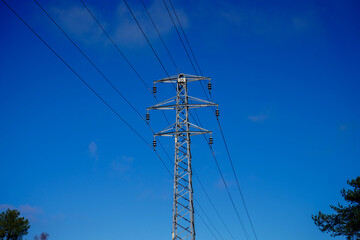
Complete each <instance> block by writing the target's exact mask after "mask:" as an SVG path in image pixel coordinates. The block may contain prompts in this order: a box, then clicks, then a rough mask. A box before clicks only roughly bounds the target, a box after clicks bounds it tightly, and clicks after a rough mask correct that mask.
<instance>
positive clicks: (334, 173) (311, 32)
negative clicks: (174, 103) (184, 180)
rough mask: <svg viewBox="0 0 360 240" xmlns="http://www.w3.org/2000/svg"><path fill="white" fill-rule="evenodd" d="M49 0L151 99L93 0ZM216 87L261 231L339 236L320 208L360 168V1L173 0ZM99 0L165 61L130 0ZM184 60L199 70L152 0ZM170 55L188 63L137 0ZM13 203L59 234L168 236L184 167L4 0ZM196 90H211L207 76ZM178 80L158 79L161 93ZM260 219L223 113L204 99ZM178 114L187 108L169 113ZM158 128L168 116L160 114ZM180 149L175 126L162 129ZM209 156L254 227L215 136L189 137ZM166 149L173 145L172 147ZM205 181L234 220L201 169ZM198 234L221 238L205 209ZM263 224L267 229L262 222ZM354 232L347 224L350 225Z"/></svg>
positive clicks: (77, 58)
mask: <svg viewBox="0 0 360 240" xmlns="http://www.w3.org/2000/svg"><path fill="white" fill-rule="evenodd" d="M39 2H40V3H41V4H42V5H43V6H44V8H45V9H46V10H48V11H49V13H50V14H51V15H52V16H53V17H54V19H55V20H56V21H57V22H58V23H59V25H60V26H62V27H63V28H64V30H65V31H66V32H67V33H68V34H69V35H70V36H71V37H72V38H73V39H74V41H75V42H76V43H78V44H79V46H80V47H81V48H82V49H83V50H84V52H86V53H87V54H88V55H89V57H90V58H91V59H93V60H94V62H95V63H96V64H97V65H98V66H99V67H100V68H101V69H102V71H103V72H104V73H105V74H106V75H107V76H108V77H109V79H110V80H111V81H113V82H114V83H115V85H116V86H117V87H118V88H119V89H120V91H121V92H122V93H123V94H124V95H125V96H126V97H127V98H128V99H129V101H130V102H131V103H133V105H134V106H135V107H136V108H137V109H138V110H139V111H140V112H141V113H143V114H144V115H145V113H146V108H147V107H149V106H151V105H153V104H155V102H154V100H153V98H152V97H151V95H150V94H149V93H148V92H147V90H146V88H144V86H143V85H142V83H141V82H140V81H139V80H138V79H137V77H136V75H135V74H134V72H132V70H131V69H130V68H129V66H128V65H127V64H126V63H125V61H124V60H123V59H122V58H121V56H120V55H119V54H118V53H117V52H116V50H115V48H114V47H113V46H112V45H111V43H110V42H109V41H108V40H107V38H106V36H105V35H104V34H103V33H102V32H101V30H100V29H99V28H98V27H97V26H96V24H95V23H94V22H93V21H92V19H91V17H90V16H89V15H88V14H87V12H86V10H85V9H84V7H83V6H82V4H81V3H80V1H60V0H51V1H43V0H39ZM173 2H174V5H175V7H176V8H177V10H178V13H179V17H180V18H181V21H182V23H183V26H184V28H185V31H186V32H187V34H188V37H189V40H190V42H191V44H192V47H193V50H194V52H195V54H196V56H197V58H198V61H199V64H200V66H201V68H202V71H203V72H204V74H206V75H207V76H211V77H212V82H213V96H214V100H215V101H216V102H217V103H219V105H220V111H221V121H222V124H223V128H224V132H225V135H226V137H227V139H228V144H229V148H230V152H231V154H232V157H233V160H234V165H235V167H236V171H237V174H238V176H239V180H240V183H241V186H242V188H243V192H244V194H245V198H246V201H247V204H248V208H249V211H250V213H251V216H252V220H253V223H254V226H255V229H256V232H257V235H258V239H259V240H275V239H277V240H278V239H293V240H300V239H308V240H315V239H319V238H321V239H331V237H329V236H328V235H326V234H323V233H321V232H320V231H319V230H318V229H317V228H316V226H315V225H314V224H313V222H312V220H311V215H312V214H315V213H316V212H317V211H318V210H323V211H325V212H330V209H329V207H328V205H329V204H331V203H332V204H335V203H336V202H341V201H342V199H341V196H340V193H339V191H340V189H341V188H343V187H346V180H348V179H351V178H355V177H356V176H358V175H359V169H360V161H359V159H360V137H359V136H360V110H359V109H360V108H359V102H360V95H359V89H360V83H359V79H360V68H359V63H360V61H359V60H360V59H359V56H360V45H359V42H360V15H359V14H358V13H359V11H360V3H359V2H358V1H356V0H354V1H350V0H345V1H335V0H328V1H284V0H277V1H271V2H269V1H245V0H243V1H214V0H212V1H205V0H201V1H195V2H194V1H175V0H174V1H173ZM8 3H9V4H10V5H11V6H12V7H13V8H14V9H15V10H16V11H18V12H19V14H20V15H21V16H22V17H23V18H24V19H25V20H26V21H27V22H28V23H29V24H30V25H31V26H32V27H33V28H34V29H35V31H37V32H38V33H39V35H41V36H42V37H43V38H44V39H45V40H46V41H47V42H48V43H49V44H50V45H51V46H52V47H53V48H54V49H55V50H56V51H57V52H58V53H59V54H60V55H61V56H62V57H64V59H65V60H66V61H68V62H69V64H70V65H71V66H72V67H73V68H74V69H75V70H76V71H77V72H78V73H79V74H80V75H81V76H83V78H84V79H85V80H86V81H88V82H89V84H90V85H91V86H93V87H94V88H95V89H96V90H97V91H98V92H99V93H100V94H101V95H102V96H103V97H104V98H105V99H106V100H107V101H108V102H110V103H111V104H112V105H113V106H114V108H115V109H116V110H117V111H119V112H120V113H121V114H122V116H124V118H125V119H126V120H127V121H129V122H130V123H131V124H132V125H133V126H134V127H135V128H136V129H137V130H138V131H139V132H141V133H142V134H143V135H144V136H145V137H146V139H147V140H148V141H149V142H150V141H152V134H151V132H150V131H149V129H148V128H147V127H146V125H145V124H144V122H143V121H142V120H141V119H139V117H138V116H137V115H136V113H134V112H133V111H132V110H131V108H129V106H128V105H127V104H126V103H125V102H124V101H123V100H122V99H121V98H120V97H119V96H118V95H116V93H115V92H114V91H113V89H111V87H110V86H109V85H108V84H107V83H106V82H105V81H104V80H103V79H102V78H101V77H100V76H99V74H98V73H97V72H96V71H95V70H94V69H93V68H92V67H91V65H90V64H88V62H86V60H85V59H84V58H83V57H82V56H81V55H80V54H79V52H77V50H76V49H75V48H74V47H73V46H72V45H71V43H70V42H69V41H68V40H67V39H66V38H65V37H64V36H63V35H62V33H61V32H60V31H59V30H58V29H57V28H56V26H55V25H54V24H53V23H52V22H50V20H49V19H48V18H47V17H46V16H45V15H44V14H43V12H42V11H41V10H40V9H39V8H38V7H37V6H36V5H35V3H34V2H33V1H14V0H8ZM87 3H88V4H89V7H90V8H91V9H92V10H93V11H94V13H95V15H96V16H97V17H98V19H99V20H100V21H101V23H102V24H103V25H104V26H105V28H106V29H107V30H108V32H109V34H110V35H111V36H112V37H113V38H114V40H115V41H116V43H117V44H118V45H119V47H120V48H121V49H122V50H123V52H124V53H125V54H126V56H127V57H128V58H129V60H130V61H131V62H132V63H133V65H134V67H135V68H136V69H137V70H138V71H139V73H140V74H141V76H143V78H144V80H145V81H146V83H147V84H148V85H150V86H152V81H154V80H157V79H160V78H164V77H166V75H165V73H164V72H163V71H162V69H161V66H160V65H159V63H158V62H157V60H156V58H155V57H154V55H153V53H152V52H151V49H150V48H149V47H148V45H147V43H146V41H145V40H144V38H143V36H142V35H141V32H139V30H138V28H137V26H136V25H135V23H134V21H133V19H132V18H131V15H130V14H129V13H128V12H127V9H126V8H125V6H124V4H123V3H122V1H104V2H100V1H95V0H88V1H87ZM145 3H146V4H147V6H148V7H149V11H150V12H151V13H152V14H153V17H154V20H155V22H156V23H157V24H158V27H159V29H160V32H161V34H162V35H163V37H164V40H165V41H166V43H167V45H168V47H169V49H170V51H171V53H172V54H173V56H174V58H175V61H176V62H177V64H178V65H179V66H180V69H181V71H182V72H185V73H189V74H193V73H194V72H193V70H192V68H191V65H190V63H189V61H188V59H187V58H186V55H185V52H184V50H183V49H182V46H181V43H180V41H179V39H178V37H177V35H176V32H175V30H174V28H173V26H172V24H171V22H170V19H169V18H168V15H167V12H166V10H165V8H164V6H163V5H162V1H160V0H155V1H145ZM129 4H130V6H131V7H132V8H133V10H134V13H135V15H136V16H137V17H138V18H139V21H140V23H141V24H142V26H143V27H144V30H145V32H146V33H147V34H148V36H149V39H150V41H151V43H152V44H153V46H154V48H155V49H156V51H157V52H158V53H159V57H160V58H161V59H162V61H163V62H164V64H165V67H166V68H167V69H168V71H169V72H170V73H171V74H175V73H176V69H175V68H174V67H173V65H172V63H171V61H170V59H169V57H168V56H167V55H166V51H165V50H164V49H163V47H162V45H161V42H160V40H159V39H158V37H157V35H156V33H155V32H154V29H153V28H152V26H151V24H150V22H149V20H148V18H147V17H146V13H145V12H144V10H143V8H142V7H141V5H140V3H139V2H138V1H129ZM0 32H1V38H0V52H1V54H0V86H1V87H0V112H1V118H0V133H1V134H0V159H1V160H0V161H1V162H0V188H1V190H2V191H1V195H0V207H1V209H5V208H7V207H10V208H17V209H19V210H20V211H21V212H22V213H23V215H24V216H26V217H28V218H29V219H30V221H31V225H32V226H31V229H30V232H29V235H28V236H27V237H26V238H25V239H33V237H34V235H35V234H39V233H41V232H48V233H49V234H50V239H54V240H57V239H59V240H61V239H67V240H72V239H89V240H91V239H100V238H102V239H127V240H131V239H141V238H146V239H149V240H152V239H154V240H155V239H169V238H170V235H171V223H172V222H171V211H172V181H171V179H170V178H169V176H168V175H167V172H166V170H165V168H164V167H163V166H162V164H161V162H160V161H159V160H158V159H157V158H156V156H155V155H154V154H153V152H152V151H151V150H150V149H149V148H148V147H147V146H146V145H145V144H144V143H143V142H142V141H141V140H140V139H139V138H138V137H137V136H136V135H135V134H134V133H133V132H131V130H129V129H128V128H127V127H126V125H124V124H123V123H122V122H121V121H120V120H119V119H118V118H117V117H116V116H115V115H114V114H113V113H112V112H111V111H110V110H109V109H107V108H106V106H105V105H104V104H103V103H102V102H100V101H99V99H97V98H96V97H95V95H93V94H92V93H91V92H90V91H89V90H88V89H87V88H86V87H85V86H84V85H83V84H82V83H81V82H80V81H79V79H78V78H77V77H76V76H75V75H74V74H73V73H71V72H70V71H69V70H68V69H67V68H66V67H65V66H64V65H63V64H62V63H61V62H60V61H59V60H58V59H57V58H56V57H55V56H54V55H53V54H52V53H51V52H50V51H49V50H48V49H47V48H46V47H45V46H44V45H43V44H42V43H41V42H40V41H39V40H38V39H37V38H36V37H35V36H34V35H33V34H32V33H31V32H30V31H29V30H28V29H27V28H26V27H25V26H24V25H23V24H22V23H21V22H20V21H19V20H18V19H17V18H16V17H15V16H14V15H13V14H12V13H11V12H10V11H9V10H8V9H7V8H6V6H5V5H4V4H3V3H1V4H0ZM190 94H191V95H193V96H197V97H202V98H204V95H203V93H202V91H201V89H200V87H199V85H198V84H196V83H195V84H192V85H191V86H190ZM172 95H174V92H173V88H172V87H171V86H165V85H164V86H159V87H158V94H157V96H158V98H159V99H166V98H168V97H170V96H172ZM198 113H199V115H200V117H201V119H202V123H203V125H204V127H205V128H207V129H210V130H212V131H213V132H214V133H213V137H214V149H215V152H216V155H217V157H218V159H219V162H220V165H221V168H222V170H223V172H224V175H225V178H226V180H227V183H228V185H229V187H230V190H231V192H232V194H233V196H234V199H235V201H236V204H237V206H238V208H239V209H240V214H241V216H242V218H243V221H244V222H246V227H247V229H248V231H249V232H251V230H250V226H249V224H248V222H247V221H246V215H245V212H244V208H243V206H242V204H241V199H240V196H239V194H238V192H237V189H236V185H235V182H234V178H233V175H232V172H231V168H230V164H229V161H228V159H227V155H226V151H225V148H224V145H223V143H222V141H221V135H220V132H219V129H218V127H217V124H216V121H215V118H214V117H213V113H212V112H211V111H210V110H208V109H201V110H199V111H198ZM168 117H169V118H172V119H174V115H173V114H171V113H168ZM151 124H152V125H153V127H154V128H155V129H156V130H162V129H163V128H165V127H166V122H165V121H164V120H163V118H162V116H161V114H159V113H157V112H154V113H152V114H151ZM163 143H164V145H166V147H167V148H168V149H169V153H170V155H171V156H172V151H173V140H172V139H163ZM192 145H193V147H192V155H193V168H194V169H195V171H197V173H198V175H199V176H200V178H201V180H202V182H203V183H204V185H205V186H206V188H207V190H208V192H209V194H210V195H211V197H212V199H213V201H214V202H215V204H216V206H217V208H218V209H219V210H220V212H221V215H222V217H223V218H224V220H225V222H226V223H227V225H228V226H229V228H230V230H231V232H232V233H233V235H234V236H235V237H236V239H245V238H244V235H243V233H242V231H241V228H240V225H239V223H238V221H237V219H236V216H235V214H234V211H233V209H232V207H231V204H230V201H229V199H228V197H227V195H226V190H225V188H224V186H223V185H222V184H221V179H220V176H219V173H218V172H217V170H216V167H215V164H214V162H213V159H212V158H211V155H210V151H209V150H208V148H207V146H206V145H205V142H204V141H203V139H202V137H194V138H193V141H192ZM162 155H163V156H164V154H163V153H162ZM194 191H195V193H194V194H195V196H196V198H197V199H198V200H199V202H201V204H202V206H203V208H204V209H206V211H207V213H208V215H209V216H210V217H211V218H212V219H213V222H214V224H215V225H216V226H217V228H218V230H219V232H220V233H221V234H222V235H223V237H224V239H230V236H229V235H228V233H227V232H226V230H225V229H224V227H223V226H222V225H221V222H220V220H219V219H218V218H217V216H216V214H215V213H214V211H213V209H212V208H211V206H210V204H209V202H208V201H207V199H206V197H205V195H204V193H203V192H202V190H201V188H200V186H199V183H198V182H196V181H195V182H194ZM196 230H197V238H198V239H206V238H210V239H213V237H212V236H211V234H210V233H209V232H208V231H207V229H206V228H205V226H204V225H203V223H202V222H201V221H199V218H198V217H196ZM251 239H254V238H253V237H251ZM339 239H341V238H339Z"/></svg>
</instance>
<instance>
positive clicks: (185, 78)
mask: <svg viewBox="0 0 360 240" xmlns="http://www.w3.org/2000/svg"><path fill="white" fill-rule="evenodd" d="M210 79H211V78H210V77H203V76H196V75H190V74H185V73H179V74H177V75H174V76H171V77H168V78H163V79H160V80H156V81H154V83H177V82H185V81H186V82H195V81H201V80H210Z"/></svg>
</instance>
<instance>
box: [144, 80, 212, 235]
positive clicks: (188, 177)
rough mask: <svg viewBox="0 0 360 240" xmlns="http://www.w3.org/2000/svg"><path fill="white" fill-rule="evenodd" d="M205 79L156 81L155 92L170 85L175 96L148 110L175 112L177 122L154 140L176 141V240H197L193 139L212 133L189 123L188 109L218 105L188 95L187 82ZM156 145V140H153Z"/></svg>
mask: <svg viewBox="0 0 360 240" xmlns="http://www.w3.org/2000/svg"><path fill="white" fill-rule="evenodd" d="M202 80H208V81H210V78H209V77H201V76H195V75H188V74H178V75H175V76H172V77H169V78H164V79H160V80H157V81H154V93H155V92H156V87H155V84H156V83H171V84H173V85H174V86H175V87H176V96H175V97H172V98H170V99H168V100H165V101H163V102H161V103H158V104H156V105H154V106H152V107H149V108H147V110H175V111H176V120H175V123H174V124H172V125H170V126H169V127H167V128H166V129H164V130H162V131H160V132H158V133H156V134H154V138H155V137H157V136H168V137H174V138H175V160H174V192H173V198H174V202H173V224H172V239H173V240H195V225H194V204H193V187H192V168H191V160H192V159H191V140H190V137H191V136H192V135H200V134H211V131H209V130H206V129H204V128H201V127H199V126H197V125H195V124H193V123H190V121H189V110H190V109H193V108H200V107H212V106H218V105H217V104H215V103H213V102H209V101H205V100H202V99H199V98H195V97H192V96H189V95H188V83H189V82H194V81H202ZM211 139H212V138H211ZM155 146H156V140H154V147H155Z"/></svg>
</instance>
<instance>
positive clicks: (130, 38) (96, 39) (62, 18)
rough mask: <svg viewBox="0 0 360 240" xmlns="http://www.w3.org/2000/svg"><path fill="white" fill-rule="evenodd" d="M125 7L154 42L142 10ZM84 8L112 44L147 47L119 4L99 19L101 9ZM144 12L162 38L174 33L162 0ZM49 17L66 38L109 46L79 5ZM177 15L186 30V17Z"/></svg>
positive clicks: (187, 22) (96, 26) (150, 28)
mask: <svg viewBox="0 0 360 240" xmlns="http://www.w3.org/2000/svg"><path fill="white" fill-rule="evenodd" d="M145 4H146V3H145ZM129 5H130V7H131V10H132V12H133V13H134V15H135V16H136V18H137V20H138V21H139V23H140V25H141V27H142V29H143V30H144V32H145V33H146V34H147V36H148V37H149V38H150V39H152V38H154V39H156V40H157V41H158V40H159V39H158V37H157V33H156V31H155V29H154V27H153V26H152V23H151V22H150V20H149V18H148V16H147V14H146V12H145V9H144V8H143V6H142V5H141V4H140V3H138V4H131V3H130V4H129ZM88 7H89V9H90V10H91V11H92V12H93V14H94V15H95V17H96V18H97V20H98V21H99V22H100V23H101V25H102V26H103V27H104V28H105V30H106V31H107V33H108V34H109V35H110V37H111V38H112V39H113V40H114V41H115V43H118V44H120V45H125V46H127V47H129V46H134V45H135V46H137V47H139V46H146V45H147V43H146V40H145V38H144V36H143V35H142V33H141V31H140V29H139V28H138V26H137V24H136V23H135V21H134V19H133V18H132V16H131V14H130V12H129V10H128V9H127V7H126V6H125V4H124V3H123V2H120V3H119V4H118V5H117V6H114V8H113V12H111V10H110V12H109V11H108V12H107V14H106V16H104V15H103V14H104V11H102V10H101V9H97V8H95V7H94V6H92V5H90V6H88ZM147 8H148V11H149V12H150V14H151V16H152V18H153V19H154V22H155V24H156V26H157V28H158V30H159V32H160V34H162V35H164V36H165V35H166V34H168V33H170V32H171V31H175V29H174V27H173V24H172V22H171V20H170V18H169V15H168V13H167V11H166V9H165V6H164V4H163V2H162V0H155V1H152V2H151V4H149V5H147ZM52 13H53V14H54V15H55V16H56V19H59V23H60V24H59V25H60V26H63V27H64V29H65V31H66V32H69V33H70V36H75V37H76V39H77V40H78V41H81V42H83V43H86V44H94V45H97V44H102V45H108V44H109V43H110V42H109V40H108V39H107V37H106V36H105V34H104V33H103V31H102V30H101V29H100V27H99V26H98V25H97V24H96V22H95V21H94V20H93V18H92V17H91V15H90V14H89V13H88V11H87V10H86V9H85V7H83V6H82V5H76V6H71V7H67V8H58V7H54V8H53V9H52ZM177 13H178V17H179V19H180V21H181V24H182V25H183V27H184V28H187V27H188V26H189V21H188V17H187V15H186V14H185V12H184V11H183V10H181V9H177Z"/></svg>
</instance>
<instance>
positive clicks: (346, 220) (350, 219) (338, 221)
mask: <svg viewBox="0 0 360 240" xmlns="http://www.w3.org/2000/svg"><path fill="white" fill-rule="evenodd" d="M347 183H348V184H349V185H350V186H351V187H352V188H353V189H348V190H346V189H343V190H341V195H342V196H343V198H344V199H345V201H346V202H348V203H349V204H348V205H347V206H343V205H341V204H338V205H337V206H333V205H330V207H331V208H332V209H333V210H334V211H335V213H334V214H324V213H322V212H321V211H319V213H318V214H317V215H313V216H312V219H313V220H314V222H315V224H316V225H317V226H318V227H319V229H320V230H321V231H322V232H327V233H330V234H331V236H333V237H336V236H345V237H346V239H347V240H360V176H359V177H357V178H356V179H352V180H351V181H348V182H347Z"/></svg>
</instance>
